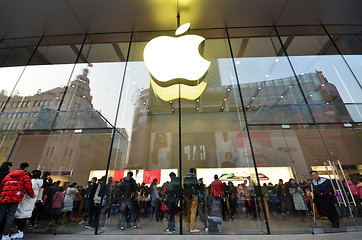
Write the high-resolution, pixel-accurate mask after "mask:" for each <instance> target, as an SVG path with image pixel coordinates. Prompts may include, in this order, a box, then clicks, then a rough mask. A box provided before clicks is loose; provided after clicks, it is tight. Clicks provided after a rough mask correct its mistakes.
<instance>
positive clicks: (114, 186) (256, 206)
mask: <svg viewBox="0 0 362 240" xmlns="http://www.w3.org/2000/svg"><path fill="white" fill-rule="evenodd" d="M11 167H12V163H11V162H4V163H3V164H2V165H1V167H0V182H1V184H0V221H1V224H0V226H1V227H2V228H1V229H0V230H1V232H2V240H9V239H20V238H23V236H24V229H25V227H26V224H27V221H29V228H30V229H34V228H37V227H38V226H39V223H41V222H43V223H44V222H47V224H48V228H55V227H56V226H58V225H59V224H60V219H61V218H62V219H64V222H63V223H62V224H67V223H70V222H73V223H74V222H75V221H77V220H78V221H79V220H80V221H79V222H77V225H78V224H79V225H84V227H85V228H88V229H94V228H96V227H100V228H107V227H108V222H109V221H118V228H119V229H120V230H122V231H124V230H125V229H126V228H130V227H133V228H134V229H140V228H141V227H140V225H139V219H140V217H145V218H146V217H149V218H150V221H151V222H162V221H167V228H166V229H165V230H164V232H165V233H175V231H176V224H175V215H176V214H180V213H181V212H182V213H183V219H185V221H186V229H187V231H189V232H190V233H197V232H200V230H199V229H197V228H196V222H201V223H202V224H203V227H204V229H203V230H204V231H205V232H220V231H221V224H222V223H223V222H224V221H239V220H240V219H241V218H245V217H247V218H250V219H251V220H256V219H257V218H258V217H260V215H261V214H263V210H262V209H263V204H264V207H265V208H266V209H268V212H269V213H270V215H271V216H273V215H277V214H280V215H289V216H295V217H299V218H300V221H302V222H309V221H310V217H311V216H313V214H314V213H315V211H318V213H319V216H321V217H326V218H328V219H329V220H330V222H331V224H332V225H331V226H332V227H333V228H338V227H339V219H340V218H348V217H351V211H348V207H347V206H346V205H345V204H343V203H344V202H346V201H351V199H352V198H353V200H354V201H355V202H356V205H357V207H355V208H354V210H355V213H353V215H354V216H361V197H362V184H361V182H357V183H356V182H353V181H352V180H348V181H347V182H345V181H344V182H336V181H334V182H333V181H330V180H329V179H325V178H322V177H320V176H319V174H318V173H317V172H316V171H311V172H310V176H311V178H310V179H309V180H308V181H305V182H303V183H297V181H296V180H294V179H290V180H289V181H287V182H283V180H282V179H280V180H279V182H278V183H277V184H275V185H274V184H273V183H268V184H266V183H265V184H263V186H261V187H260V188H259V187H258V186H257V185H256V184H255V183H254V181H253V180H252V179H250V178H249V179H245V180H244V181H243V182H242V183H239V184H237V185H234V183H233V182H232V181H229V182H227V183H226V182H223V181H221V180H220V179H219V176H218V175H215V176H214V181H213V182H212V183H211V184H210V186H205V184H204V183H203V179H202V178H199V179H197V177H196V169H195V168H191V169H190V171H189V173H188V174H187V175H186V177H185V178H183V179H181V178H179V177H177V175H176V173H174V172H171V173H170V174H169V180H168V181H166V182H165V183H164V184H162V186H159V185H158V184H159V180H158V179H154V180H153V181H152V183H151V184H150V186H148V185H146V184H144V183H142V184H137V183H136V181H135V179H134V178H133V173H132V172H131V171H130V172H128V173H127V176H126V177H124V178H122V179H120V180H119V181H114V180H113V178H112V177H109V178H108V180H107V179H106V176H103V177H101V178H100V179H97V178H96V177H93V178H92V179H91V181H89V182H88V183H87V186H86V187H84V188H83V187H82V186H78V184H77V183H63V184H62V183H61V181H53V180H52V177H51V173H50V172H43V173H42V172H41V171H39V170H33V171H32V172H31V173H29V172H28V171H27V169H28V168H29V164H28V163H26V162H24V163H21V164H20V166H19V168H18V169H16V170H13V171H10V168H11ZM41 175H42V176H41ZM338 184H339V186H343V187H344V188H345V191H344V190H343V191H340V189H337V190H336V188H335V187H334V185H335V186H337V185H338ZM347 185H348V186H349V189H351V192H352V194H350V191H349V189H347ZM313 202H314V204H313ZM265 204H266V206H265ZM314 206H315V207H314ZM80 218H81V219H80ZM12 226H15V227H16V229H17V232H16V233H14V234H12V235H11V236H10V235H9V233H10V231H11V227H12Z"/></svg>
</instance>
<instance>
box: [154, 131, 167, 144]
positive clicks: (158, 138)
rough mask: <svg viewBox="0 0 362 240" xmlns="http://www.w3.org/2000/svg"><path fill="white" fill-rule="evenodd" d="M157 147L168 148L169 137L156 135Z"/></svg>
mask: <svg viewBox="0 0 362 240" xmlns="http://www.w3.org/2000/svg"><path fill="white" fill-rule="evenodd" d="M154 144H155V145H157V146H159V147H167V136H166V134H165V133H156V135H155V142H154Z"/></svg>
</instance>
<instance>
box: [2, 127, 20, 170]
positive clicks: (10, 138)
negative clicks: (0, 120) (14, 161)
mask: <svg viewBox="0 0 362 240" xmlns="http://www.w3.org/2000/svg"><path fill="white" fill-rule="evenodd" d="M17 136H18V133H17V132H15V131H0V162H1V163H3V162H7V161H8V160H9V156H10V154H11V151H12V150H13V147H14V144H15V142H16V140H17Z"/></svg>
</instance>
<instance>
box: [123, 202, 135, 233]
mask: <svg viewBox="0 0 362 240" xmlns="http://www.w3.org/2000/svg"><path fill="white" fill-rule="evenodd" d="M127 208H128V209H129V212H130V214H131V219H132V222H133V225H134V226H137V222H136V212H135V210H134V201H133V200H132V199H126V200H122V201H121V216H120V219H119V223H120V226H121V227H124V219H125V218H126V210H127Z"/></svg>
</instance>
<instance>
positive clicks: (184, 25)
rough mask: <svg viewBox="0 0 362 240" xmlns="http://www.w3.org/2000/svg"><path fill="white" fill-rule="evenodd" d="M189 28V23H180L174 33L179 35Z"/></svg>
mask: <svg viewBox="0 0 362 240" xmlns="http://www.w3.org/2000/svg"><path fill="white" fill-rule="evenodd" d="M189 28H190V23H185V24H182V25H181V26H180V27H178V28H177V30H176V32H175V35H181V34H183V33H185V32H186V31H187V30H189Z"/></svg>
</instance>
